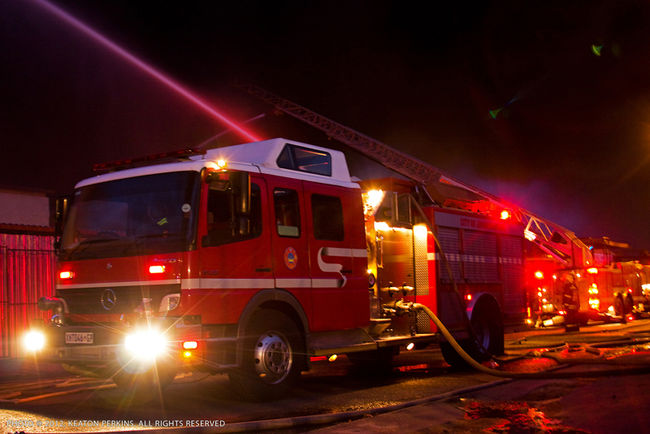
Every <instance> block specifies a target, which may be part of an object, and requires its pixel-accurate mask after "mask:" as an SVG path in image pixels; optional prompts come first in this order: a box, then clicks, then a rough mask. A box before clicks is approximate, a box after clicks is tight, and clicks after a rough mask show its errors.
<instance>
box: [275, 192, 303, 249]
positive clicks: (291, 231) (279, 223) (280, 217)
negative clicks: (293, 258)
mask: <svg viewBox="0 0 650 434" xmlns="http://www.w3.org/2000/svg"><path fill="white" fill-rule="evenodd" d="M273 203H274V205H275V222H276V228H277V231H278V235H280V236H281V237H292V238H298V237H300V206H299V203H298V192H296V190H292V189H289V188H276V189H275V190H273Z"/></svg>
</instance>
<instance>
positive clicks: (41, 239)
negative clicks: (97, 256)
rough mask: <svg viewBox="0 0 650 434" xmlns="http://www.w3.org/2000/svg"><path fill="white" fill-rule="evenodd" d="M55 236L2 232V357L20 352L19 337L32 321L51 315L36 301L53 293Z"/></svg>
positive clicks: (0, 340) (0, 255) (0, 261)
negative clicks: (42, 309) (38, 305)
mask: <svg viewBox="0 0 650 434" xmlns="http://www.w3.org/2000/svg"><path fill="white" fill-rule="evenodd" d="M52 241H53V237H52V236H48V235H22V234H17V235H15V234H0V272H1V279H0V357H15V356H17V355H18V346H17V344H18V337H19V336H20V334H21V332H22V331H23V330H25V329H26V328H27V327H28V325H29V323H30V321H33V320H34V319H39V318H40V319H44V320H46V319H47V318H48V314H47V313H46V312H41V311H39V310H38V307H37V306H36V303H37V302H38V299H39V298H40V297H42V296H53V295H54V272H55V270H54V260H55V258H54V251H53V249H52Z"/></svg>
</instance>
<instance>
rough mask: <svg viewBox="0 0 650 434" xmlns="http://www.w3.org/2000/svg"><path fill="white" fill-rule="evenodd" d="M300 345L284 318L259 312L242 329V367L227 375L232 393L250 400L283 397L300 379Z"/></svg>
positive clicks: (298, 337)
mask: <svg viewBox="0 0 650 434" xmlns="http://www.w3.org/2000/svg"><path fill="white" fill-rule="evenodd" d="M301 341H302V340H301V334H300V332H299V331H298V328H297V327H296V325H295V324H294V322H293V321H291V319H289V318H288V317H287V316H286V315H284V314H282V313H280V312H277V311H273V310H261V311H259V313H258V314H256V315H255V316H254V318H253V321H252V322H251V323H250V324H249V325H248V327H247V328H246V329H245V337H244V342H243V350H242V354H241V358H240V360H241V365H240V367H239V368H238V369H237V370H235V371H233V372H231V373H230V374H229V377H230V381H231V383H232V385H233V386H234V388H235V390H237V392H238V393H240V394H241V395H242V396H243V397H244V398H247V399H252V400H262V399H268V398H274V397H278V396H281V395H283V394H284V393H286V392H287V391H288V390H289V389H290V388H291V386H293V384H294V383H295V382H296V380H297V379H298V377H299V376H300V365H301V363H300V362H299V360H298V358H297V354H303V353H304V350H303V349H302V347H303V345H302V343H301Z"/></svg>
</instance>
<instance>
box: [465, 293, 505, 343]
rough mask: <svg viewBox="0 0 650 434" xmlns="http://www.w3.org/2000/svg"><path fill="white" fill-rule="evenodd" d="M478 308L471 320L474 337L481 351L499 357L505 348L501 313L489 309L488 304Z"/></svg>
mask: <svg viewBox="0 0 650 434" xmlns="http://www.w3.org/2000/svg"><path fill="white" fill-rule="evenodd" d="M497 307H498V306H497ZM478 308H479V310H478V311H477V312H474V313H473V315H472V320H471V325H472V329H473V330H474V336H476V340H477V341H478V344H479V346H480V348H481V349H483V350H484V351H486V352H488V353H489V354H492V355H495V356H500V355H502V354H503V352H504V348H505V344H504V338H503V321H502V320H501V311H500V310H495V309H491V308H490V307H489V305H488V304H482V305H479V306H478Z"/></svg>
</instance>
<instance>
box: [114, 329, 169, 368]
mask: <svg viewBox="0 0 650 434" xmlns="http://www.w3.org/2000/svg"><path fill="white" fill-rule="evenodd" d="M168 344H169V341H168V340H167V338H166V337H165V335H164V334H163V333H162V332H161V331H159V330H156V329H153V328H145V329H139V330H135V331H133V332H132V333H129V334H128V335H126V337H125V338H124V349H125V350H126V352H127V353H128V354H129V355H131V356H132V357H133V358H135V359H138V360H141V361H148V362H153V361H154V360H156V358H157V357H159V356H161V355H162V354H164V353H165V352H166V351H167V348H168Z"/></svg>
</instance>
